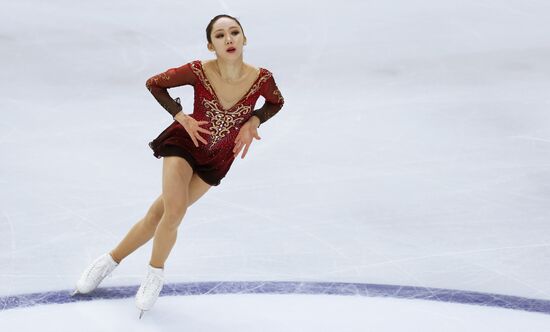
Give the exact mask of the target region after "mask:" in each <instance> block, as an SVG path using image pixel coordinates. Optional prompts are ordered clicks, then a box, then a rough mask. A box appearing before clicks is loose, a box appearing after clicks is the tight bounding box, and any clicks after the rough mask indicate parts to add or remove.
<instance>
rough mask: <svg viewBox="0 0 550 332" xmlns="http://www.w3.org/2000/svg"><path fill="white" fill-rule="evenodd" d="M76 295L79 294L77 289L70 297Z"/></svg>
mask: <svg viewBox="0 0 550 332" xmlns="http://www.w3.org/2000/svg"><path fill="white" fill-rule="evenodd" d="M76 294H79V292H78V289H75V290H74V292H73V293H72V294H71V296H75V295H76Z"/></svg>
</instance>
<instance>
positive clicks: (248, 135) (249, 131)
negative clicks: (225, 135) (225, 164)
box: [233, 116, 262, 159]
mask: <svg viewBox="0 0 550 332" xmlns="http://www.w3.org/2000/svg"><path fill="white" fill-rule="evenodd" d="M259 124H260V120H259V119H258V118H257V117H256V116H253V117H251V118H250V120H248V121H247V122H246V123H245V124H244V125H243V126H242V127H241V129H240V130H239V134H238V135H237V138H235V147H234V148H233V153H234V156H235V158H236V157H237V156H238V155H239V152H241V150H242V148H243V147H244V152H243V154H242V156H241V159H244V157H245V156H246V153H247V152H248V148H249V147H250V144H252V139H253V138H255V139H257V140H260V139H262V138H261V137H260V136H259V135H258V130H257V129H258V125H259Z"/></svg>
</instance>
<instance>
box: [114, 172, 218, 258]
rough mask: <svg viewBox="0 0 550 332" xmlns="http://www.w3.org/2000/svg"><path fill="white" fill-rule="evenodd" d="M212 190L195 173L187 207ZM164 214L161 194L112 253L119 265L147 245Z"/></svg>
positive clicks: (191, 182)
mask: <svg viewBox="0 0 550 332" xmlns="http://www.w3.org/2000/svg"><path fill="white" fill-rule="evenodd" d="M210 188H211V185H209V184H208V183H206V182H204V180H202V179H201V178H200V177H199V176H198V174H197V173H194V174H193V176H192V177H191V181H190V182H189V190H188V196H189V197H188V203H187V206H188V207H189V206H191V205H193V203H195V202H196V201H197V200H198V199H199V198H201V197H202V196H203V195H204V194H205V193H206V192H207V191H208V189H210ZM163 214H164V201H163V199H162V194H161V195H160V196H159V197H158V198H157V199H156V200H155V201H154V202H153V204H152V205H151V207H150V208H149V210H148V211H147V214H146V215H145V217H143V218H142V219H141V220H140V221H138V222H137V223H136V224H135V225H134V226H133V227H132V228H131V229H130V231H129V232H128V234H126V236H125V237H124V239H123V240H122V241H121V242H120V243H119V244H118V245H117V247H116V248H115V249H113V250H112V251H111V252H110V254H111V257H113V259H114V260H115V261H116V262H117V263H120V261H121V260H123V259H124V258H126V257H127V256H128V255H130V254H131V253H132V252H134V251H135V250H136V249H138V248H139V247H141V246H142V245H144V244H145V243H147V242H148V241H149V240H150V239H151V238H153V236H154V234H155V231H156V229H157V226H158V224H159V222H160V220H161V218H162V215H163Z"/></svg>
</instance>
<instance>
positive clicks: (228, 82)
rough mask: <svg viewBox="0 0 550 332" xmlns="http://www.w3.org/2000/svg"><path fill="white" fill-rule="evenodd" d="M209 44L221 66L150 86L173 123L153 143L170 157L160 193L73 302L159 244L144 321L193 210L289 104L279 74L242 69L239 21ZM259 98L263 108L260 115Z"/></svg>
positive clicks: (91, 270) (163, 76)
mask: <svg viewBox="0 0 550 332" xmlns="http://www.w3.org/2000/svg"><path fill="white" fill-rule="evenodd" d="M206 38H207V40H208V43H207V47H208V49H209V50H210V51H212V52H215V54H216V59H214V60H209V61H204V62H203V61H200V60H195V61H192V62H189V63H187V64H185V65H183V66H181V67H177V68H170V69H168V70H166V71H165V72H163V73H160V74H158V75H155V76H153V77H151V78H149V79H148V80H147V82H146V87H147V89H148V90H149V91H150V92H151V93H152V94H153V96H154V97H155V99H156V100H157V101H158V102H159V103H160V105H161V106H162V107H164V109H166V111H167V112H168V113H170V114H171V115H172V117H173V119H174V122H173V123H172V124H171V125H170V126H168V127H167V128H166V129H165V130H164V131H163V132H161V133H160V135H159V136H158V137H157V138H155V139H154V140H153V141H151V142H150V143H149V147H150V148H151V149H152V150H153V155H154V156H155V157H156V158H160V157H164V159H163V170H162V194H161V195H160V196H159V197H158V198H157V199H156V200H155V201H154V202H153V204H152V205H151V207H150V208H149V210H148V212H147V213H146V215H145V216H144V218H143V219H141V220H140V221H139V222H138V223H136V224H135V225H134V226H133V227H132V228H131V229H130V231H129V232H128V234H127V235H126V237H125V238H124V239H123V240H122V241H121V242H120V243H119V244H118V246H117V247H116V248H115V249H113V250H112V251H111V252H109V253H108V254H107V253H105V254H103V255H102V256H100V257H98V258H97V259H96V260H95V261H94V262H93V263H92V264H91V265H90V266H89V267H88V268H87V269H86V270H85V271H84V273H83V274H82V276H81V278H80V279H79V280H78V282H77V284H76V290H75V291H74V293H73V295H74V294H77V293H83V294H85V293H89V292H91V291H92V290H94V289H95V288H96V287H97V286H98V285H99V283H100V282H101V281H102V280H103V279H104V278H105V277H106V276H107V275H110V274H111V272H112V271H113V270H114V269H115V268H116V267H117V266H118V264H119V263H120V262H121V260H122V259H124V258H125V257H126V256H128V255H129V254H131V253H132V252H133V251H134V250H136V249H137V248H139V247H140V246H142V245H143V244H145V243H147V242H148V241H149V240H150V239H151V238H154V240H153V252H152V255H151V260H150V262H149V265H148V266H147V274H146V277H145V278H144V280H143V281H142V283H141V285H140V287H139V290H138V291H137V294H136V299H135V300H136V306H137V307H138V309H140V310H141V313H140V318H141V316H142V315H143V312H144V311H145V310H149V309H151V308H152V306H153V305H154V303H155V302H156V300H157V298H158V295H159V293H160V291H161V289H162V286H163V283H164V263H165V262H166V259H167V258H168V255H169V253H170V251H171V250H172V247H173V246H174V243H175V242H176V236H177V229H178V226H179V225H180V223H181V221H182V219H183V216H184V215H185V212H186V210H187V208H188V207H189V206H191V205H192V204H193V203H194V202H196V201H197V200H198V199H199V198H200V197H201V196H203V195H204V194H205V193H206V192H207V191H208V189H210V187H211V186H217V185H219V184H220V182H221V179H222V178H223V177H225V175H226V174H227V172H228V171H229V168H230V166H231V164H232V163H233V161H234V159H235V157H237V156H238V154H239V153H240V152H241V151H242V149H243V148H244V151H243V154H242V156H241V158H244V157H245V156H246V153H247V151H248V148H249V147H250V144H251V143H252V139H253V138H256V139H261V138H260V136H259V135H258V132H257V128H258V127H259V126H260V124H261V123H264V122H265V121H267V120H268V119H269V118H271V117H272V116H274V115H275V114H276V113H277V112H278V111H279V110H280V109H281V108H282V106H283V103H284V99H283V97H282V95H281V93H280V91H279V89H278V88H277V85H276V83H275V80H274V78H273V74H272V73H271V72H270V71H269V70H267V69H265V68H256V67H253V66H251V65H249V64H245V63H244V62H243V46H244V45H246V36H245V35H244V32H243V29H242V27H241V24H240V23H239V21H238V20H237V19H236V18H234V17H232V16H229V15H218V16H216V17H214V18H213V19H212V20H211V21H210V23H209V24H208V26H207V28H206ZM181 85H193V87H194V91H195V96H194V98H195V102H194V111H193V113H192V114H190V115H187V114H185V113H184V112H183V108H182V106H181V104H180V103H179V98H177V99H176V100H174V99H172V98H171V97H170V95H169V94H168V92H167V89H168V88H172V87H176V86H181ZM260 95H261V96H263V97H264V98H265V103H264V105H263V107H262V108H260V109H257V110H254V105H255V104H256V101H257V99H258V98H259V96H260ZM182 202H186V203H182Z"/></svg>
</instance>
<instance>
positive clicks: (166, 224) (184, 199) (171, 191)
mask: <svg viewBox="0 0 550 332" xmlns="http://www.w3.org/2000/svg"><path fill="white" fill-rule="evenodd" d="M192 176H193V169H192V168H191V166H190V165H189V163H188V162H187V161H186V160H185V159H183V158H180V157H164V163H163V171H162V200H163V202H164V213H163V215H162V218H161V219H160V222H159V224H158V226H157V229H156V230H155V236H154V239H153V253H152V255H151V260H150V262H149V264H150V265H151V266H152V267H155V268H164V262H165V261H166V259H167V258H168V255H169V254H170V251H171V250H172V248H173V247H174V244H175V243H176V238H177V235H178V227H179V225H180V223H181V221H182V219H183V216H184V215H185V212H187V204H188V203H189V183H190V182H191V177H192Z"/></svg>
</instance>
